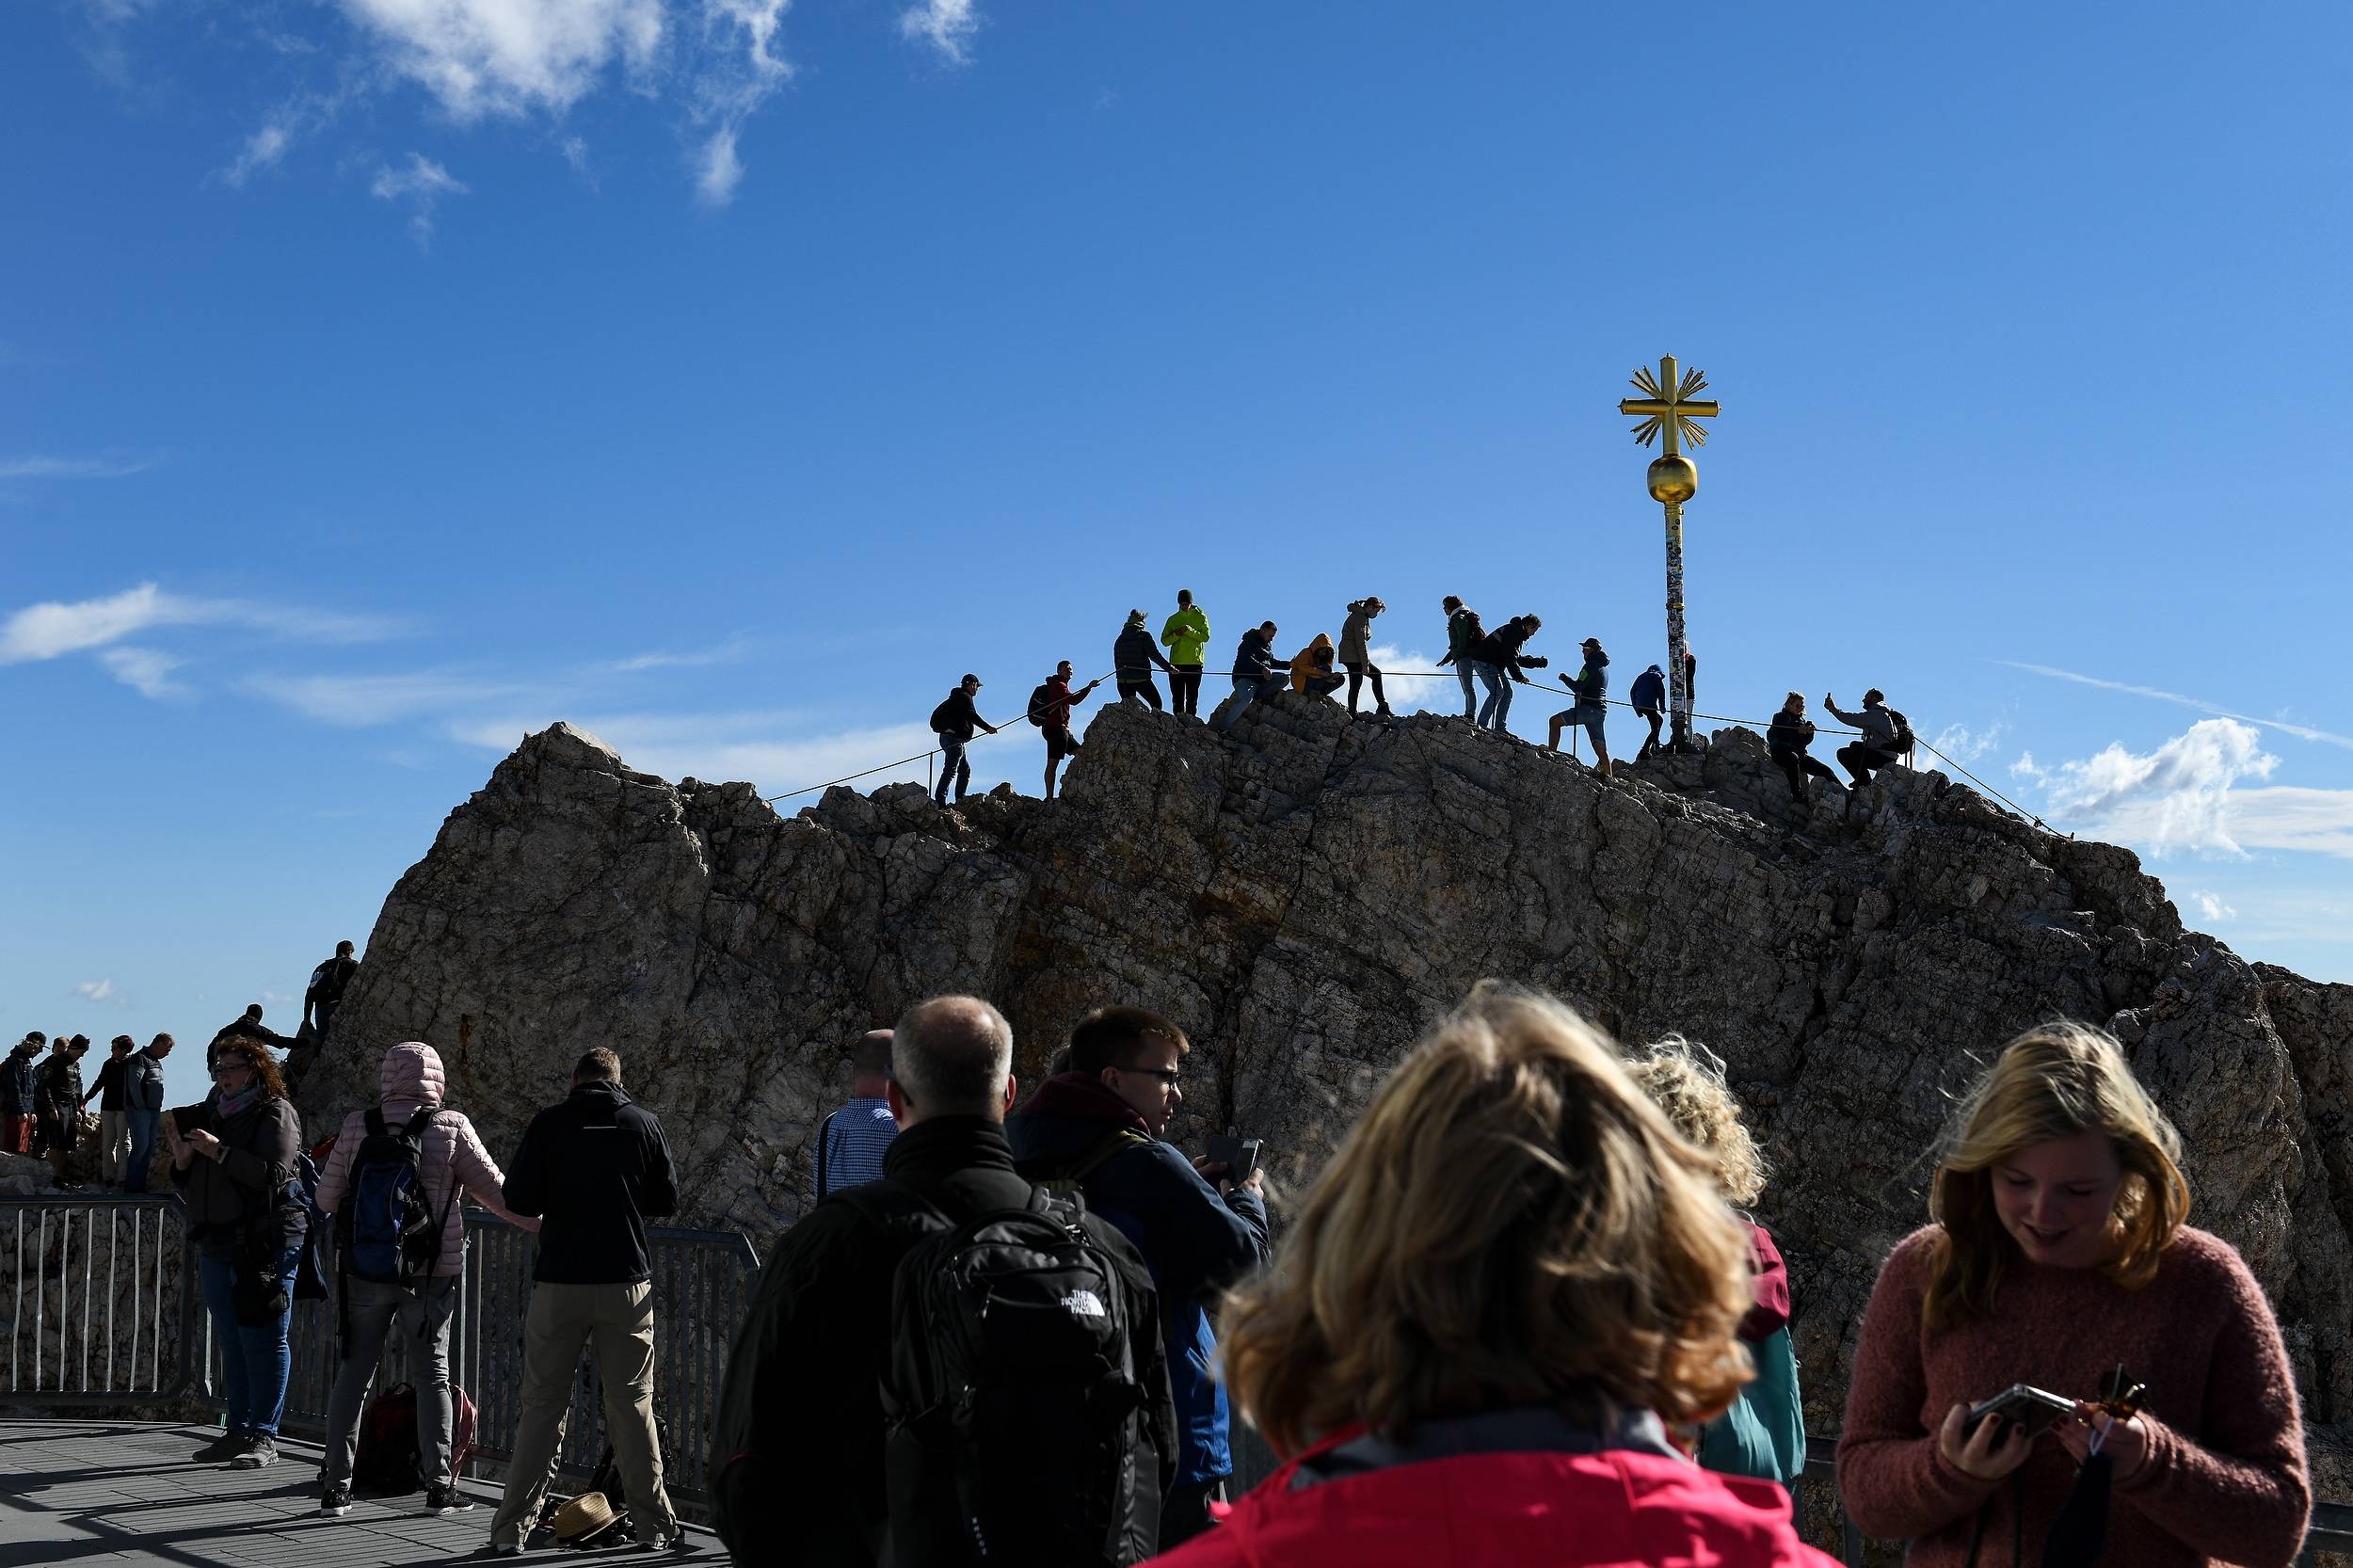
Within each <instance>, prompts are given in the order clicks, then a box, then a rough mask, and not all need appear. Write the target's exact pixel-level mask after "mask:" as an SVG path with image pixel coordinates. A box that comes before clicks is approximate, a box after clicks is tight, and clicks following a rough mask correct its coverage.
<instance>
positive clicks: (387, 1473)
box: [351, 1383, 474, 1497]
mask: <svg viewBox="0 0 2353 1568" xmlns="http://www.w3.org/2000/svg"><path fill="white" fill-rule="evenodd" d="M449 1402H450V1411H451V1416H452V1419H451V1421H450V1434H449V1474H450V1479H451V1480H453V1481H455V1480H456V1479H457V1478H458V1477H459V1476H461V1475H463V1474H464V1473H465V1469H466V1460H467V1459H468V1457H469V1456H471V1455H472V1453H473V1425H474V1407H473V1400H470V1399H468V1398H467V1397H466V1391H465V1390H464V1389H463V1388H460V1387H458V1386H457V1384H455V1383H453V1384H450V1385H449ZM351 1484H352V1487H353V1489H354V1490H355V1491H360V1492H370V1493H375V1494H377V1495H380V1496H387V1497H405V1496H408V1494H409V1493H411V1492H414V1491H416V1490H417V1489H418V1488H419V1487H421V1486H423V1485H424V1475H423V1466H422V1464H421V1463H420V1461H419V1459H418V1457H417V1391H416V1389H415V1387H413V1386H412V1385H410V1384H406V1383H396V1384H392V1386H391V1387H390V1388H387V1389H385V1390H384V1392H382V1393H381V1394H378V1395H377V1396H376V1398H374V1399H372V1400H369V1401H368V1407H367V1409H366V1410H365V1411H363V1412H361V1413H360V1446H359V1448H358V1449H357V1450H356V1451H355V1452H354V1453H353V1454H352V1457H351Z"/></svg>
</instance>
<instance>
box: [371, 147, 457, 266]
mask: <svg viewBox="0 0 2353 1568" xmlns="http://www.w3.org/2000/svg"><path fill="white" fill-rule="evenodd" d="M368 190H369V192H370V194H372V195H373V196H375V198H376V200H379V201H407V202H408V204H409V208H408V232H410V233H412V234H414V235H415V236H416V238H417V244H418V245H419V246H420V247H429V246H431V245H432V243H433V209H434V207H435V206H436V205H438V204H439V203H440V200H441V198H442V197H444V196H464V195H465V194H467V192H466V186H465V185H464V184H463V183H461V182H459V181H457V180H455V179H453V178H451V176H450V172H449V170H448V169H446V168H442V167H441V166H440V164H437V163H435V162H434V161H433V160H432V159H430V158H428V157H426V156H425V155H424V153H422V152H411V153H409V154H408V168H392V166H391V165H389V164H387V165H385V166H384V167H383V168H379V169H377V170H376V181H375V183H374V184H371V185H369V186H368Z"/></svg>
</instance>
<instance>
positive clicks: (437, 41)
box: [341, 0, 664, 124]
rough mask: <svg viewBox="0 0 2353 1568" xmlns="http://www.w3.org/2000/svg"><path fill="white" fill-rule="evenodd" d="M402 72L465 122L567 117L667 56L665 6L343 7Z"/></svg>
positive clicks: (386, 0)
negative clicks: (623, 76) (612, 81)
mask: <svg viewBox="0 0 2353 1568" xmlns="http://www.w3.org/2000/svg"><path fill="white" fill-rule="evenodd" d="M341 3H342V9H343V11H344V15H345V16H347V17H349V18H350V19H351V21H352V22H353V24H355V25H357V26H358V27H360V29H361V30H362V31H363V32H364V33H366V34H368V35H370V36H371V37H373V38H374V39H375V40H376V41H377V42H378V43H379V44H380V45H381V46H382V48H383V51H384V56H385V58H386V60H387V62H388V63H389V64H390V66H391V67H392V70H393V71H394V72H397V73H399V74H400V75H402V76H405V77H407V78H408V79H409V80H410V81H412V82H415V83H416V84H417V85H418V86H420V87H422V88H424V89H425V90H426V91H427V92H429V93H431V94H432V95H433V96H434V98H435V99H436V100H437V101H439V103H440V105H441V107H442V108H443V109H444V110H446V111H448V113H449V114H450V116H451V117H452V118H453V119H455V120H457V121H458V122H460V123H461V124H462V123H466V122H469V121H472V120H479V119H481V118H483V117H484V116H486V115H498V116H504V117H507V118H518V117H520V116H522V115H525V114H528V113H531V112H533V111H535V110H536V111H540V112H545V113H549V114H557V115H560V114H562V113H563V112H564V111H565V110H567V109H568V108H570V107H571V106H572V105H573V104H576V103H578V102H579V101H580V100H581V99H582V98H584V97H585V96H586V95H587V94H588V93H589V91H590V90H592V89H593V88H595V87H596V86H597V85H598V83H599V81H600V79H601V78H602V77H603V75H604V73H605V72H606V71H607V69H608V68H610V67H611V66H612V65H613V63H614V62H615V61H616V60H618V61H619V62H621V64H622V65H623V66H624V67H625V68H626V69H627V70H628V71H630V72H635V73H642V72H646V71H648V69H650V68H651V66H652V65H653V63H654V60H655V57H656V56H657V55H658V53H659V52H660V50H661V47H662V42H663V35H664V12H663V5H662V0H341Z"/></svg>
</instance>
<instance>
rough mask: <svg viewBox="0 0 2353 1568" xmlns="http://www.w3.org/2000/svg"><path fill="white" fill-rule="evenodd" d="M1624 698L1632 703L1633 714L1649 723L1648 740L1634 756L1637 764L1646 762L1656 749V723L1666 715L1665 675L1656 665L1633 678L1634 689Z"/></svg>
mask: <svg viewBox="0 0 2353 1568" xmlns="http://www.w3.org/2000/svg"><path fill="white" fill-rule="evenodd" d="M1626 696H1627V697H1628V698H1630V699H1631V700H1632V701H1633V703H1634V712H1636V713H1637V714H1639V715H1641V717H1643V718H1645V719H1648V720H1649V721H1650V739H1648V740H1646V741H1644V742H1643V743H1642V749H1641V750H1640V751H1638V752H1636V753H1635V754H1634V760H1636V761H1637V762H1641V761H1644V760H1648V759H1649V757H1650V754H1651V753H1652V752H1654V751H1657V749H1658V723H1659V721H1660V720H1661V719H1663V718H1665V717H1666V714H1667V674H1666V672H1665V671H1664V670H1662V669H1660V668H1659V667H1658V666H1657V664H1653V665H1652V666H1651V667H1650V668H1648V669H1646V670H1644V671H1643V672H1642V673H1641V674H1640V675H1638V676H1636V677H1635V678H1634V689H1633V690H1631V691H1629V692H1627V693H1626Z"/></svg>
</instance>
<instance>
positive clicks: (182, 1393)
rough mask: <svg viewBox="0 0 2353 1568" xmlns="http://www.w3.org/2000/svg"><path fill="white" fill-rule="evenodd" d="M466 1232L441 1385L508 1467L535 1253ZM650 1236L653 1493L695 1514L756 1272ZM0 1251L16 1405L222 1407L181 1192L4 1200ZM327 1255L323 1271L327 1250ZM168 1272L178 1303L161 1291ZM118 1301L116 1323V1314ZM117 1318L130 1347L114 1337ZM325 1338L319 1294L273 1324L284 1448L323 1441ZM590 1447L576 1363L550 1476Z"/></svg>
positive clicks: (589, 1412)
mask: <svg viewBox="0 0 2353 1568" xmlns="http://www.w3.org/2000/svg"><path fill="white" fill-rule="evenodd" d="M11 1210H12V1211H13V1214H12V1216H11V1213H10V1211H11ZM11 1218H12V1220H13V1228H12V1230H11V1228H10V1225H9V1220H10V1219H11ZM126 1218H127V1219H128V1221H129V1224H127V1225H126V1224H124V1221H125V1219H126ZM465 1226H466V1235H467V1240H468V1242H469V1245H468V1246H467V1248H466V1262H465V1269H464V1272H462V1273H461V1274H460V1276H459V1284H458V1303H457V1306H456V1310H455V1313H454V1315H453V1320H452V1323H451V1335H450V1372H451V1377H452V1380H453V1381H454V1382H456V1383H457V1384H459V1385H460V1386H461V1387H464V1388H465V1389H467V1391H468V1393H469V1395H470V1396H471V1397H472V1398H473V1399H474V1400H475V1426H474V1449H473V1451H474V1453H475V1454H476V1455H478V1456H480V1457H482V1458H484V1459H486V1460H490V1461H504V1460H506V1459H508V1458H511V1457H512V1454H513V1451H514V1433H515V1428H516V1423H517V1421H518V1420H519V1419H520V1414H521V1405H520V1394H521V1387H522V1338H523V1321H524V1315H525V1313H526V1311H527V1310H528V1307H529V1304H530V1297H531V1270H532V1261H533V1254H534V1248H535V1243H533V1242H532V1241H531V1240H530V1239H529V1238H528V1237H527V1236H526V1234H525V1233H524V1232H522V1231H520V1230H517V1229H516V1228H514V1227H513V1226H511V1225H509V1224H506V1223H505V1222H504V1221H503V1220H500V1219H499V1218H498V1217H497V1216H495V1215H493V1214H490V1213H488V1211H487V1210H484V1209H481V1208H467V1209H466V1210H465ZM126 1237H127V1239H128V1244H127V1245H126V1244H125V1242H124V1239H125V1238H126ZM646 1237H647V1240H648V1244H649V1248H650V1251H651V1253H652V1264H653V1277H652V1280H651V1284H652V1286H653V1295H654V1309H655V1314H656V1322H657V1324H658V1325H659V1327H658V1328H657V1332H656V1336H655V1341H654V1343H655V1351H654V1358H655V1368H654V1408H655V1414H656V1416H657V1418H658V1419H660V1420H661V1421H662V1422H663V1426H664V1432H665V1434H666V1435H667V1438H668V1441H667V1442H666V1443H665V1445H664V1470H665V1472H666V1474H665V1476H664V1487H665V1489H666V1490H667V1491H668V1492H669V1493H670V1494H671V1496H672V1497H673V1498H674V1500H676V1501H678V1502H680V1503H681V1504H684V1505H687V1506H690V1507H696V1506H699V1505H701V1504H703V1503H704V1502H706V1501H707V1500H708V1486H707V1477H706V1476H705V1474H704V1463H705V1457H706V1455H707V1453H708V1451H709V1448H710V1442H709V1438H710V1433H711V1429H712V1424H713V1422H714V1421H715V1420H716V1417H717V1415H718V1403H719V1393H720V1389H721V1387H722V1385H723V1384H724V1380H725V1378H726V1375H727V1362H728V1353H729V1352H730V1350H731V1349H732V1347H733V1343H734V1335H735V1325H736V1324H737V1323H738V1322H739V1321H741V1320H742V1318H743V1315H744V1309H745V1307H746V1306H747V1305H748V1304H749V1303H750V1296H751V1287H752V1279H753V1276H754V1275H755V1274H757V1272H759V1268H760V1258H759V1255H758V1254H757V1253H756V1252H755V1251H754V1250H753V1247H752V1244H751V1242H750V1241H749V1240H746V1239H745V1238H744V1237H742V1236H740V1235H737V1234H735V1233H734V1232H732V1231H718V1230H697V1229H693V1228H689V1227H683V1226H653V1227H649V1228H648V1230H647V1232H646ZM0 1247H6V1248H7V1249H8V1251H7V1253H6V1254H5V1255H4V1256H0V1268H13V1270H14V1285H15V1289H14V1293H13V1295H12V1297H11V1308H12V1310H11V1311H10V1313H9V1315H8V1322H9V1328H8V1330H6V1331H0V1332H7V1333H8V1363H9V1364H8V1397H9V1399H10V1400H12V1401H13V1402H16V1403H20V1404H26V1405H33V1406H37V1407H39V1406H51V1407H54V1406H67V1407H76V1406H88V1405H140V1406H149V1407H153V1406H168V1405H175V1404H179V1403H181V1402H183V1401H184V1400H194V1401H195V1402H196V1403H197V1404H199V1405H200V1406H201V1407H203V1408H207V1409H210V1410H212V1411H214V1412H215V1413H219V1412H220V1411H222V1410H223V1409H224V1408H225V1407H224V1404H223V1401H222V1400H221V1399H220V1397H219V1390H220V1388H221V1386H222V1384H221V1362H220V1347H219V1346H218V1345H217V1344H216V1343H215V1339H214V1335H213V1328H212V1320H211V1317H210V1315H209V1314H207V1313H205V1312H204V1311H203V1310H202V1309H201V1307H200V1302H199V1292H198V1288H197V1267H196V1250H195V1245H194V1241H193V1240H192V1239H191V1237H190V1235H189V1227H188V1222H187V1210H186V1208H185V1206H184V1204H182V1203H181V1201H180V1199H179V1197H178V1195H177V1194H175V1193H169V1192H160V1193H152V1194H130V1195H123V1194H114V1193H56V1194H46V1193H44V1194H39V1195H33V1196H25V1195H20V1194H7V1195H0ZM102 1255H103V1256H102ZM328 1264H329V1269H330V1273H331V1270H332V1264H333V1242H332V1239H331V1237H330V1238H329V1240H328ZM174 1272H177V1275H178V1280H177V1285H176V1288H175V1287H174V1286H172V1285H171V1284H169V1283H168V1281H169V1276H171V1275H172V1274H173V1273H174ZM77 1276H78V1289H77V1288H74V1287H75V1282H76V1277H77ZM126 1297H127V1304H128V1311H127V1313H124V1312H119V1311H118V1307H119V1306H121V1305H123V1304H124V1298H126ZM167 1297H169V1299H170V1302H171V1304H172V1309H171V1310H169V1311H167V1310H166V1306H165V1299H166V1298H167ZM77 1299H78V1300H77ZM77 1304H78V1312H77V1310H76V1307H77ZM28 1308H29V1310H28ZM125 1317H127V1325H126V1326H127V1328H128V1331H129V1332H128V1335H127V1336H120V1335H118V1334H117V1333H116V1325H117V1324H118V1322H120V1321H121V1320H123V1319H124V1318H125ZM335 1323H336V1304H335V1302H334V1300H333V1299H332V1297H331V1296H330V1298H329V1299H328V1300H326V1301H298V1302H296V1304H295V1305H294V1311H293V1316H292V1318H291V1320H290V1321H289V1323H288V1325H287V1338H288V1342H289V1345H290V1348H291V1351H292V1359H293V1368H292V1370H291V1372H290V1374H289V1376H288V1379H287V1386H286V1404H285V1409H284V1412H283V1414H282V1415H281V1416H280V1425H281V1427H282V1428H283V1429H284V1430H286V1431H287V1432H291V1433H295V1434H297V1435H302V1436H310V1437H318V1438H323V1437H324V1436H325V1435H326V1427H327V1406H328V1399H329V1396H330V1395H331V1393H332V1391H333V1389H334V1385H335V1374H336V1371H337V1368H338V1365H339V1361H338V1352H337V1347H336V1343H335V1336H336V1330H335ZM53 1346H54V1347H55V1350H54V1351H53ZM93 1350H95V1352H96V1354H95V1357H93V1354H92V1352H93ZM407 1359H408V1358H407V1353H406V1348H405V1345H404V1342H403V1340H402V1337H401V1336H399V1335H397V1334H393V1335H391V1336H387V1338H386V1340H385V1346H384V1353H383V1355H382V1357H381V1358H380V1360H379V1362H378V1365H377V1367H376V1377H375V1382H374V1384H373V1385H372V1386H373V1387H376V1388H382V1387H389V1386H391V1385H392V1384H394V1383H398V1382H400V1381H403V1380H404V1379H405V1378H406V1377H407V1376H408V1367H407V1365H406V1363H407ZM28 1374H29V1376H28ZM142 1374H143V1375H142ZM603 1434H604V1412H603V1401H602V1400H601V1398H600V1389H599V1387H598V1385H597V1382H596V1374H595V1369H594V1367H593V1365H584V1367H583V1368H581V1369H580V1371H579V1372H578V1373H577V1374H576V1381H575V1384H574V1386H573V1397H572V1406H571V1410H570V1412H569V1414H568V1416H567V1417H566V1420H565V1430H564V1441H563V1443H562V1445H561V1447H560V1448H559V1450H558V1456H557V1467H558V1470H559V1471H560V1472H562V1473H565V1474H569V1475H573V1476H585V1475H587V1474H588V1473H589V1471H590V1469H591V1468H592V1467H593V1466H594V1465H595V1464H596V1463H597V1460H598V1457H599V1455H600V1453H601V1451H602V1448H603Z"/></svg>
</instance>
